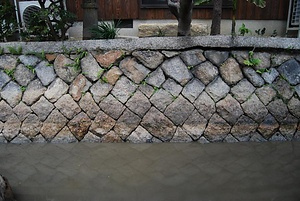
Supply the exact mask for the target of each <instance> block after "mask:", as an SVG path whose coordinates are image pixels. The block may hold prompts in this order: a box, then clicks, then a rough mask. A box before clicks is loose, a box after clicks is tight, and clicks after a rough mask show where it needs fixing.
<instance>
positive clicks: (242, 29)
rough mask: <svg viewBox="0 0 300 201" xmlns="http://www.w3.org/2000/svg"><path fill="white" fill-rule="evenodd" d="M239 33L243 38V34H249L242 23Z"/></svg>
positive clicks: (249, 31) (248, 30)
mask: <svg viewBox="0 0 300 201" xmlns="http://www.w3.org/2000/svg"><path fill="white" fill-rule="evenodd" d="M239 33H240V35H241V36H245V34H248V33H251V30H250V29H248V28H247V27H246V25H245V24H244V23H243V24H242V26H241V27H240V28H239Z"/></svg>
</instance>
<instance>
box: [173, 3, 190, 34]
mask: <svg viewBox="0 0 300 201" xmlns="http://www.w3.org/2000/svg"><path fill="white" fill-rule="evenodd" d="M193 5H194V1H193V0H168V6H169V9H170V11H171V13H172V14H173V15H174V16H175V17H176V19H177V21H178V31H177V35H178V36H190V35H191V22H192V13H193Z"/></svg>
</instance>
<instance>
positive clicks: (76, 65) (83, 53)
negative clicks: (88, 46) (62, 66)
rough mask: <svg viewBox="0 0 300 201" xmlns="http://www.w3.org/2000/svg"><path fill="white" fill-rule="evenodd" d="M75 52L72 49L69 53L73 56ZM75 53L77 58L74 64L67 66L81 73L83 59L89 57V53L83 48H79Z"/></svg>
mask: <svg viewBox="0 0 300 201" xmlns="http://www.w3.org/2000/svg"><path fill="white" fill-rule="evenodd" d="M73 51H74V50H73V49H70V50H69V51H68V53H69V54H72V52H73ZM75 53H76V55H77V57H76V58H75V59H74V62H73V63H71V64H68V65H67V66H68V67H72V68H74V70H75V71H76V72H80V70H81V68H80V66H81V65H80V64H81V59H83V58H84V57H85V56H86V55H87V51H85V50H82V49H81V48H77V49H75Z"/></svg>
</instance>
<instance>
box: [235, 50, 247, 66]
mask: <svg viewBox="0 0 300 201" xmlns="http://www.w3.org/2000/svg"><path fill="white" fill-rule="evenodd" d="M231 54H232V55H233V58H235V59H236V60H237V61H238V62H239V64H240V65H244V61H245V60H246V59H249V52H247V51H232V52H231Z"/></svg>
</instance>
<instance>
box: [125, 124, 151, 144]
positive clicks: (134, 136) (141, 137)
mask: <svg viewBox="0 0 300 201" xmlns="http://www.w3.org/2000/svg"><path fill="white" fill-rule="evenodd" d="M152 138H153V136H152V135H151V134H150V133H149V132H148V131H147V130H146V129H144V128H143V127H142V126H138V127H137V128H136V129H135V131H133V132H132V133H131V134H130V135H129V136H128V137H127V139H126V141H127V142H133V143H150V142H152Z"/></svg>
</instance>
